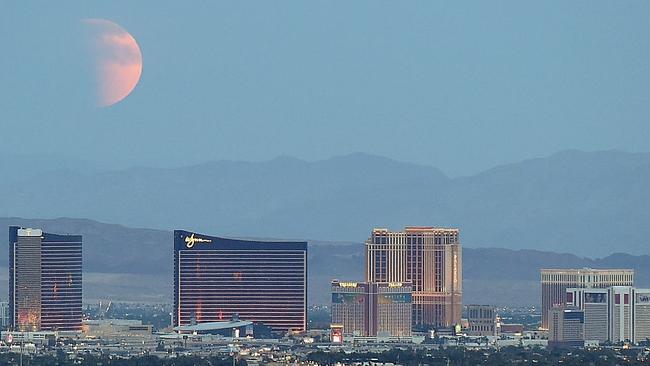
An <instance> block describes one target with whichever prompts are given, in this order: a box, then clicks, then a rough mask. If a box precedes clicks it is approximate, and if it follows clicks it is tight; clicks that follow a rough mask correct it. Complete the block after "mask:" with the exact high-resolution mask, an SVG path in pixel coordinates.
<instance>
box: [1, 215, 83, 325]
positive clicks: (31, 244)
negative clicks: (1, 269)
mask: <svg viewBox="0 0 650 366" xmlns="http://www.w3.org/2000/svg"><path fill="white" fill-rule="evenodd" d="M9 313H10V314H9V317H10V323H11V324H12V326H13V328H14V329H16V330H23V331H36V330H60V331H78V330H81V319H82V238H81V236H80V235H56V234H49V233H44V232H42V231H41V230H39V229H23V228H19V227H15V226H12V227H10V228H9Z"/></svg>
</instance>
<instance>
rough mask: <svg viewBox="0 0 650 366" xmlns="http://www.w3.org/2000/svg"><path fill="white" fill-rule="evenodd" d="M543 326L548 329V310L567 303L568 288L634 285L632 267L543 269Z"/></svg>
mask: <svg viewBox="0 0 650 366" xmlns="http://www.w3.org/2000/svg"><path fill="white" fill-rule="evenodd" d="M541 277H542V328H544V329H548V327H549V323H548V316H549V315H548V312H549V310H551V308H553V306H558V305H559V306H562V305H564V304H565V303H566V300H567V299H566V293H567V291H566V290H567V288H607V287H611V286H633V285H634V270H632V269H593V268H580V269H542V270H541Z"/></svg>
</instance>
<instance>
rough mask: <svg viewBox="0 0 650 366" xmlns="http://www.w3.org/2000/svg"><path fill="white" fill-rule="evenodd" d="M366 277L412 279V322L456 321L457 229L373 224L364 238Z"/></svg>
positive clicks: (458, 310)
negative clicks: (396, 229)
mask: <svg viewBox="0 0 650 366" xmlns="http://www.w3.org/2000/svg"><path fill="white" fill-rule="evenodd" d="M366 281H368V282H410V283H411V284H412V286H413V324H414V325H416V326H417V325H425V326H435V327H451V326H453V325H455V324H458V323H460V317H461V306H462V294H463V292H462V282H463V281H462V254H461V245H460V240H459V233H458V229H444V228H434V227H420V226H409V227H406V229H405V230H404V231H403V232H393V231H389V230H388V229H374V230H373V231H372V235H371V236H370V238H368V241H366Z"/></svg>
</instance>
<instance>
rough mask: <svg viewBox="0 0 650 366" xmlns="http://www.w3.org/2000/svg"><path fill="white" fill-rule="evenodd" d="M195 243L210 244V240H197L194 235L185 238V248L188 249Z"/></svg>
mask: <svg viewBox="0 0 650 366" xmlns="http://www.w3.org/2000/svg"><path fill="white" fill-rule="evenodd" d="M196 243H212V240H210V239H203V238H197V237H195V236H194V234H192V235H190V236H186V237H185V246H186V247H187V248H188V249H189V248H192V247H193V246H194V244H196Z"/></svg>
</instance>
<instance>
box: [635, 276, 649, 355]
mask: <svg viewBox="0 0 650 366" xmlns="http://www.w3.org/2000/svg"><path fill="white" fill-rule="evenodd" d="M647 339H650V289H640V288H638V289H636V290H635V293H634V341H635V342H641V341H645V340H647Z"/></svg>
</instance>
